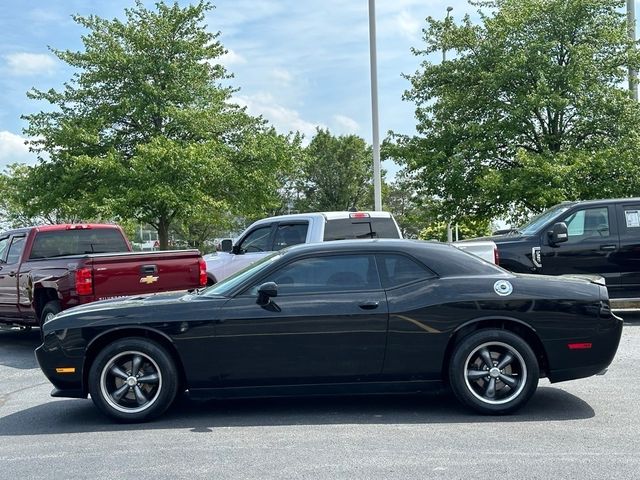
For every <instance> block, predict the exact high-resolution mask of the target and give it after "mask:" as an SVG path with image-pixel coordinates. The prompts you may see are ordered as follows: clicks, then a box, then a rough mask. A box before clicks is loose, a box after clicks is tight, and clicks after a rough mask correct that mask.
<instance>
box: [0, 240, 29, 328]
mask: <svg viewBox="0 0 640 480" xmlns="http://www.w3.org/2000/svg"><path fill="white" fill-rule="evenodd" d="M24 241H25V236H24V235H17V236H13V237H9V236H7V237H4V238H0V317H2V318H17V317H19V316H20V311H19V308H18V269H19V267H20V258H21V256H22V250H23V248H24Z"/></svg>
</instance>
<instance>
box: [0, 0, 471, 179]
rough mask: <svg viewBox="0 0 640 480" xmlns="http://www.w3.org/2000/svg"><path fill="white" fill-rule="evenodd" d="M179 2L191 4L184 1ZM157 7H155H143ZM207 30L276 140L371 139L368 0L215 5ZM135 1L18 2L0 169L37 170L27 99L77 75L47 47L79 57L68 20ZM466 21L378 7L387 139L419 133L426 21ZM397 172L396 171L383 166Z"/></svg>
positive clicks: (412, 7) (11, 20) (0, 43)
mask: <svg viewBox="0 0 640 480" xmlns="http://www.w3.org/2000/svg"><path fill="white" fill-rule="evenodd" d="M179 3H181V4H187V3H189V2H186V1H181V2H179ZM145 4H146V5H148V6H152V5H153V2H145ZM214 4H215V6H216V9H215V10H214V11H213V12H211V13H210V15H209V16H208V18H207V22H206V23H207V24H208V28H209V29H210V30H212V31H218V30H220V31H221V32H222V35H221V41H222V42H223V44H224V46H225V47H226V48H227V49H228V53H227V54H226V55H225V57H224V58H223V59H222V61H223V63H224V64H225V65H226V66H227V67H228V69H229V70H230V71H231V72H232V73H233V74H234V75H235V79H234V80H232V84H233V85H234V86H236V87H240V92H238V94H237V95H236V101H237V102H238V103H240V104H242V105H246V106H247V107H248V109H249V111H250V112H251V113H253V114H260V115H263V116H264V117H265V118H267V119H268V120H269V121H270V122H271V123H272V124H273V125H274V126H275V127H276V128H277V129H278V130H279V131H280V132H283V133H286V132H288V131H290V130H298V131H300V132H302V133H304V134H305V135H306V136H307V138H309V137H310V136H312V135H313V133H314V131H315V128H316V126H321V127H328V128H329V129H330V130H331V131H332V132H333V133H336V134H349V133H355V134H358V135H361V136H363V137H364V138H365V139H367V141H370V140H371V107H370V87H369V33H368V1H367V0H342V1H340V0H306V1H296V0H218V1H215V2H214ZM132 5H133V0H126V1H125V0H112V1H81V0H46V1H45V0H22V1H20V2H17V1H16V2H11V3H9V2H6V3H5V2H3V6H2V11H1V12H0V31H1V32H2V34H0V168H2V167H4V166H5V165H7V164H9V163H12V162H33V161H34V157H33V155H32V154H30V153H29V152H28V150H27V148H26V147H25V145H24V136H23V133H22V129H23V128H24V126H25V123H24V122H23V121H22V120H21V119H20V115H22V114H25V113H29V112H33V111H37V110H39V109H41V108H46V105H43V104H38V103H36V102H34V101H32V100H29V99H27V97H26V92H27V90H29V89H30V88H31V87H37V88H40V89H47V88H51V87H53V88H59V87H60V86H61V85H62V82H64V81H67V80H69V79H70V78H71V74H72V72H73V71H72V70H71V69H69V68H68V67H67V66H66V65H65V64H64V63H62V62H61V61H59V60H58V59H57V58H56V57H54V56H53V55H52V54H51V53H50V52H49V51H48V48H47V47H48V46H51V47H53V48H57V49H72V50H74V49H81V48H82V43H81V40H80V36H81V35H82V34H83V33H84V29H82V28H81V27H80V26H79V25H77V24H75V23H74V22H73V20H72V19H71V15H72V14H74V13H78V14H81V15H89V14H95V15H98V16H101V17H105V18H114V17H122V16H123V10H124V9H125V8H126V7H129V6H132ZM449 5H451V6H453V7H454V10H453V12H452V13H453V14H455V16H457V17H460V16H462V14H463V13H465V12H474V9H473V7H470V6H469V5H468V4H467V3H466V2H465V1H462V0H450V1H439V0H377V2H376V10H377V12H376V13H377V30H378V36H377V42H378V82H379V95H380V96H379V98H380V100H379V102H380V129H381V135H383V136H384V135H385V134H386V132H387V131H388V130H395V131H397V132H402V133H411V132H413V131H414V125H415V123H414V118H413V107H412V105H411V104H410V103H407V102H403V101H402V99H401V97H402V93H403V91H404V90H405V89H406V88H407V86H408V82H407V81H406V80H404V79H403V78H401V73H403V72H404V73H412V72H414V71H415V70H416V68H417V66H418V63H419V60H418V58H416V57H414V56H413V55H411V53H410V50H409V49H410V47H412V46H420V45H421V40H420V38H421V28H422V27H423V25H424V24H425V21H424V19H425V18H426V17H427V16H428V15H432V16H443V15H444V14H445V11H446V7H447V6H449ZM386 167H387V168H388V169H390V170H391V173H392V172H393V171H394V170H395V168H394V167H393V166H392V165H387V166H386Z"/></svg>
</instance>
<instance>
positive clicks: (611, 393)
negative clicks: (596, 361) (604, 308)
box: [0, 321, 640, 480]
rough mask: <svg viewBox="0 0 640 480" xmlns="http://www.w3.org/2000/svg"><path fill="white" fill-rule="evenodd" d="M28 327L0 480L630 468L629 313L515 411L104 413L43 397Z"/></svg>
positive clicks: (636, 386) (267, 408) (384, 404)
mask: <svg viewBox="0 0 640 480" xmlns="http://www.w3.org/2000/svg"><path fill="white" fill-rule="evenodd" d="M38 338H39V333H38V332H32V333H26V332H17V331H0V479H9V478H12V479H13V478H15V479H28V478H46V479H53V478H60V479H75V478H99V479H111V478H113V479H118V480H123V479H132V478H136V479H145V478H153V479H164V478H167V479H169V478H171V479H174V478H215V479H224V478H326V479H335V478H349V479H352V478H362V479H373V478H402V479H406V478H429V479H439V478H451V479H458V478H461V479H462V478H468V479H475V478H489V479H492V478H513V479H516V478H517V479H525V478H527V479H529V478H532V479H533V478H535V479H538V478H539V479H545V480H546V479H552V478H558V479H559V478H580V479H602V478H616V479H637V478H640V402H639V398H640V367H639V366H640V322H637V321H636V323H635V324H631V325H627V326H625V328H624V333H623V338H622V342H621V346H620V350H619V352H618V355H617V357H616V359H615V360H614V363H613V364H612V366H611V368H610V370H609V373H608V374H607V375H605V376H601V377H593V378H591V379H585V380H577V381H573V382H567V383H562V384H556V385H550V384H549V383H548V382H546V381H543V382H541V387H540V388H539V389H538V392H537V393H536V394H535V396H534V397H533V399H532V401H531V402H530V403H529V404H528V405H527V407H526V408H525V409H524V410H522V411H521V412H520V413H519V414H516V415H512V416H508V417H502V418H489V417H479V416H476V415H473V414H470V413H468V412H467V411H466V410H464V409H463V408H461V407H459V406H458V405H457V403H456V402H455V401H454V400H453V399H452V398H450V397H449V396H446V395H434V396H427V397H417V396H416V397H404V396H403V397H385V398H380V397H376V398H371V397H369V398H346V399H345V398H337V399H336V398H331V399H321V400H318V399H297V400H286V401H285V400H251V401H236V402H206V403H195V402H192V401H189V400H186V399H185V400H181V401H180V402H179V404H178V405H177V406H176V407H175V408H174V409H173V410H171V411H170V412H169V414H168V415H166V416H165V417H163V418H162V419H160V420H159V421H156V422H153V423H149V424H142V425H124V426H123V425H116V424H113V423H111V422H110V421H109V420H107V419H105V418H103V417H102V416H100V415H99V414H98V412H97V411H96V410H95V409H94V407H93V404H92V402H91V401H90V400H64V399H52V398H50V397H49V391H50V389H51V386H50V384H49V383H48V382H47V380H46V379H45V377H44V376H43V375H42V373H41V372H40V370H39V369H38V367H37V365H36V362H35V359H34V356H33V349H34V348H35V347H36V345H37V343H38Z"/></svg>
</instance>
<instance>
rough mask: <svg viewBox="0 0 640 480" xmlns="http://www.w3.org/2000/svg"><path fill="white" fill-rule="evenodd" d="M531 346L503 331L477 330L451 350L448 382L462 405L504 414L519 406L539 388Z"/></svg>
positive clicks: (479, 410)
mask: <svg viewBox="0 0 640 480" xmlns="http://www.w3.org/2000/svg"><path fill="white" fill-rule="evenodd" d="M539 376H540V370H539V366H538V361H537V359H536V355H535V353H534V352H533V350H532V349H531V347H530V346H529V345H528V344H527V342H525V341H524V340H523V339H522V338H521V337H519V336H518V335H516V334H514V333H512V332H509V331H506V330H493V329H491V330H479V331H477V332H474V333H472V334H471V335H469V336H467V337H465V338H464V339H463V340H462V341H461V342H460V343H459V344H458V345H456V347H455V349H454V351H453V357H452V359H451V363H450V367H449V382H450V385H451V388H452V390H453V393H454V394H455V396H456V397H457V398H458V400H460V401H461V402H462V403H463V404H465V405H467V406H469V407H471V408H473V409H474V410H476V411H478V412H480V413H486V414H505V413H511V412H513V411H515V410H517V409H518V408H520V407H522V406H523V405H524V404H525V403H526V402H527V401H528V400H529V398H531V395H533V393H534V392H535V390H536V388H537V386H538V379H539Z"/></svg>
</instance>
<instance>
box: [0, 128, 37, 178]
mask: <svg viewBox="0 0 640 480" xmlns="http://www.w3.org/2000/svg"><path fill="white" fill-rule="evenodd" d="M25 140H26V139H25V138H24V137H21V136H20V135H16V134H15V133H11V132H8V131H6V130H3V131H0V169H4V167H6V166H7V165H9V164H12V163H30V164H32V163H34V162H35V160H36V156H35V154H33V153H31V152H29V147H27V146H26V145H25V143H24V142H25Z"/></svg>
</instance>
